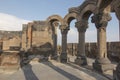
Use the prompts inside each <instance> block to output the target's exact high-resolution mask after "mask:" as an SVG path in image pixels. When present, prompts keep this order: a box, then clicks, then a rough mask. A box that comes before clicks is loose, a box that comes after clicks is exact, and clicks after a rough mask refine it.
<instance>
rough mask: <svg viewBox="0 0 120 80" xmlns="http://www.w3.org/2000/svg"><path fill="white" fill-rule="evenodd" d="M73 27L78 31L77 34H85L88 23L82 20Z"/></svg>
mask: <svg viewBox="0 0 120 80" xmlns="http://www.w3.org/2000/svg"><path fill="white" fill-rule="evenodd" d="M75 27H76V28H77V29H78V31H79V32H85V31H86V29H87V28H88V21H86V20H82V21H78V22H76V23H75Z"/></svg>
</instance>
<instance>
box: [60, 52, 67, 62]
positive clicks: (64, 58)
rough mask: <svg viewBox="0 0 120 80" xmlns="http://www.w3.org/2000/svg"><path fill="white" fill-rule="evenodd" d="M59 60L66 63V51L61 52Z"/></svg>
mask: <svg viewBox="0 0 120 80" xmlns="http://www.w3.org/2000/svg"><path fill="white" fill-rule="evenodd" d="M60 62H62V63H66V62H67V53H61V55H60Z"/></svg>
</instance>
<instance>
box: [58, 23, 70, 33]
mask: <svg viewBox="0 0 120 80" xmlns="http://www.w3.org/2000/svg"><path fill="white" fill-rule="evenodd" d="M60 30H61V33H62V34H67V32H68V30H69V26H67V25H60Z"/></svg>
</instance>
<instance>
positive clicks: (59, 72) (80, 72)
mask: <svg viewBox="0 0 120 80" xmlns="http://www.w3.org/2000/svg"><path fill="white" fill-rule="evenodd" d="M0 80H109V79H107V78H105V77H104V76H101V75H100V74H98V73H95V72H93V71H91V70H88V69H86V68H83V67H80V66H77V65H75V64H70V63H68V64H62V63H59V62H56V61H50V62H41V63H39V62H35V63H30V64H28V65H26V66H24V67H23V68H22V69H20V70H19V71H16V72H13V73H12V72H4V73H3V72H1V73H0Z"/></svg>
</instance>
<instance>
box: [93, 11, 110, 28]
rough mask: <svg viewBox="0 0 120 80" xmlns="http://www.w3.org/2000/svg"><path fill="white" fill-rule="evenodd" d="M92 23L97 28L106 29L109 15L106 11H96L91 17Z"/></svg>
mask: <svg viewBox="0 0 120 80" xmlns="http://www.w3.org/2000/svg"><path fill="white" fill-rule="evenodd" d="M91 18H92V20H91V22H92V23H95V26H96V28H97V29H99V28H104V29H106V27H107V24H108V21H110V20H111V16H110V14H108V13H98V14H95V15H94V16H92V17H91Z"/></svg>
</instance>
